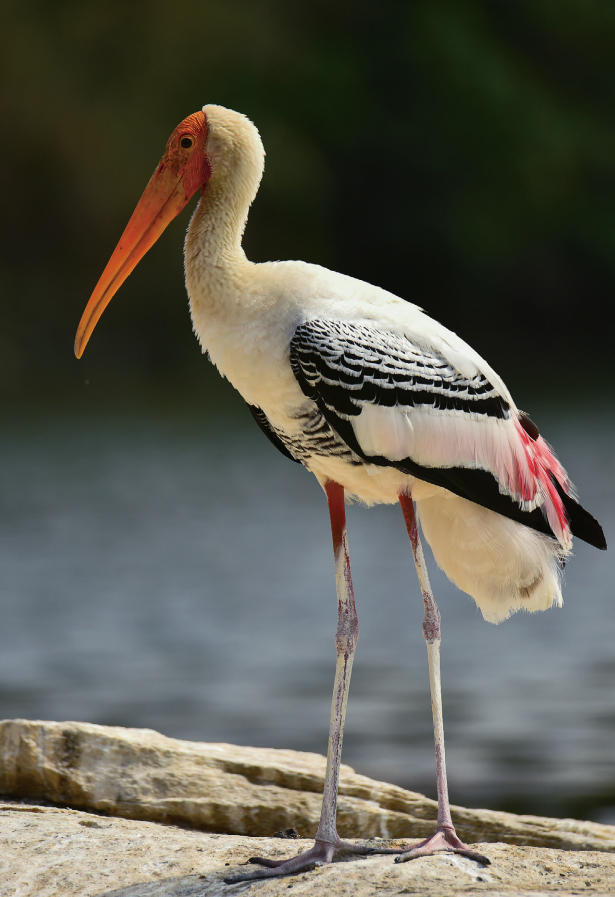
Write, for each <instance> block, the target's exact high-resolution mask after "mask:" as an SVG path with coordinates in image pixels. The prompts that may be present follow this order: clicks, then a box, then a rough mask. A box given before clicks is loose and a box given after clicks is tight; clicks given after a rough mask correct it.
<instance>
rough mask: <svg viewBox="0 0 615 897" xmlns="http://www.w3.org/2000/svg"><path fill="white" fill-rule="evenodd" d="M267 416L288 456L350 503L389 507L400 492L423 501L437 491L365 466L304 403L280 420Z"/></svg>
mask: <svg viewBox="0 0 615 897" xmlns="http://www.w3.org/2000/svg"><path fill="white" fill-rule="evenodd" d="M264 411H265V414H267V417H268V420H269V422H270V425H271V426H272V427H273V429H274V431H275V433H276V435H277V436H279V438H280V439H281V441H282V442H283V443H284V445H285V446H286V448H287V449H288V450H289V452H290V453H291V455H292V456H293V457H294V458H295V459H296V460H297V461H300V462H301V464H303V465H304V467H306V468H307V469H308V470H309V471H311V472H312V473H313V474H314V475H315V476H316V477H317V479H318V480H319V482H320V483H321V484H322V485H324V484H325V482H327V480H334V481H335V482H337V483H340V485H342V486H343V487H344V489H345V491H346V494H347V496H348V497H349V498H351V499H356V500H358V501H361V502H363V503H365V504H367V505H373V504H393V503H395V502H396V501H397V498H398V495H399V493H400V492H408V491H411V492H412V494H413V496H414V498H415V499H416V500H420V498H427V497H428V496H429V494H431V492H434V491H437V487H435V486H431V485H429V484H428V483H423V482H422V481H420V480H417V479H415V478H414V477H411V476H408V475H407V474H404V473H401V472H400V471H398V470H396V469H395V468H394V467H382V466H378V465H376V464H369V463H368V462H366V461H364V460H363V459H362V458H360V457H359V456H358V455H357V454H355V452H353V451H352V449H350V448H349V447H348V446H347V445H346V443H345V442H344V441H343V439H342V438H341V437H340V436H339V435H338V433H337V432H336V431H335V430H334V429H333V428H332V427H331V426H330V425H329V424H328V423H327V421H326V420H325V419H324V417H323V416H322V414H321V413H320V411H319V410H318V408H317V407H316V406H315V405H314V404H313V403H312V402H307V403H305V404H304V405H303V406H302V408H301V409H300V410H298V411H297V412H296V413H295V414H293V415H292V416H286V418H285V419H280V418H279V417H277V416H276V414H275V412H273V413H272V412H268V411H267V409H264Z"/></svg>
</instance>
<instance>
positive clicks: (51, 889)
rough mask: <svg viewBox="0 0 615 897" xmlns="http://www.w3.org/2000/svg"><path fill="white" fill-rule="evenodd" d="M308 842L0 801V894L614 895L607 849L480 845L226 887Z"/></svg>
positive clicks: (614, 873)
mask: <svg viewBox="0 0 615 897" xmlns="http://www.w3.org/2000/svg"><path fill="white" fill-rule="evenodd" d="M309 843H310V842H308V841H303V842H302V841H280V840H276V839H273V838H260V839H256V838H246V837H241V836H238V835H217V834H204V833H202V832H195V831H187V830H185V829H181V828H177V827H175V826H169V825H161V824H159V823H153V822H142V821H139V820H132V819H130V820H129V819H118V818H110V817H104V816H99V815H95V814H92V813H85V812H82V811H77V810H63V809H59V808H56V807H43V806H35V805H28V804H20V803H18V802H10V801H6V802H4V803H1V804H0V897H84V895H87V897H218V895H226V897H233V895H236V894H251V895H252V894H253V895H257V894H259V895H262V897H282V895H286V897H288V894H289V891H290V892H291V894H309V895H311V897H318V895H323V897H325V895H331V894H335V895H340V897H344V895H348V897H350V895H352V897H376V895H377V897H388V895H393V894H410V895H412V894H416V895H419V894H420V895H428V897H429V895H433V897H436V895H437V897H443V895H447V897H456V895H462V894H463V895H470V894H472V895H476V894H481V893H482V894H487V895H491V897H499V895H502V897H503V895H506V897H530V895H531V897H541V895H547V894H553V893H555V894H558V895H568V897H569V895H572V894H580V893H584V894H598V895H607V894H608V895H613V894H615V856H614V855H613V854H611V853H597V852H591V851H587V852H576V851H562V850H550V849H545V848H537V847H515V846H510V845H506V844H494V843H492V844H482V845H479V849H480V851H481V852H482V853H486V854H487V855H488V856H489V857H490V859H491V862H492V865H491V866H489V867H488V868H487V869H484V868H483V867H482V866H478V865H477V864H476V863H474V862H472V861H471V860H467V859H465V858H462V857H457V856H453V855H450V854H438V855H437V856H433V857H427V858H424V859H420V860H414V861H413V862H410V863H404V864H399V865H396V864H395V863H394V862H393V861H392V858H391V857H390V856H388V857H386V856H383V857H370V858H369V859H357V858H353V859H351V860H349V861H347V862H337V863H333V864H332V865H330V866H323V867H321V868H319V869H317V870H315V871H314V872H305V873H301V874H300V875H295V876H289V877H285V878H280V879H274V880H270V881H260V882H249V883H245V884H237V885H230V886H229V885H225V884H224V882H223V879H224V877H225V876H228V875H232V874H237V873H241V872H243V871H245V867H244V866H242V865H240V864H243V863H245V862H246V860H247V859H248V857H250V856H253V855H254V854H261V855H265V856H270V857H287V856H290V855H292V853H293V852H294V851H296V850H297V849H305V848H306V847H307V846H308V845H309Z"/></svg>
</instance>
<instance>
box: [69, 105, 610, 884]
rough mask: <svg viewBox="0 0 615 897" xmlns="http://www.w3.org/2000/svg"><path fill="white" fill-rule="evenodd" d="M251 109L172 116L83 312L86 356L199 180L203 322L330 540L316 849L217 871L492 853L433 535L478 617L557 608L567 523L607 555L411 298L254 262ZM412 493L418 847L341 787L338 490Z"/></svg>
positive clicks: (197, 300) (343, 586) (190, 269)
mask: <svg viewBox="0 0 615 897" xmlns="http://www.w3.org/2000/svg"><path fill="white" fill-rule="evenodd" d="M264 158H265V152H264V148H263V143H262V141H261V138H260V135H259V132H258V130H257V128H256V127H255V125H254V124H253V123H252V122H251V121H250V120H249V119H248V118H247V117H246V116H245V115H242V114H240V113H238V112H234V111H232V110H230V109H226V108H224V107H223V106H217V105H206V106H204V107H203V108H202V110H201V111H199V112H196V113H194V114H192V115H189V116H188V117H187V118H185V119H184V120H183V121H182V122H181V123H180V124H179V125H178V126H177V128H175V130H174V131H173V133H172V134H171V137H170V138H169V140H168V143H167V146H166V149H165V152H164V155H163V157H162V159H161V161H160V163H159V165H158V167H157V168H156V170H155V172H154V174H153V175H152V178H151V180H150V181H149V183H148V185H147V187H146V189H145V192H144V193H143V195H142V197H141V199H140V201H139V203H138V205H137V207H136V209H135V211H134V213H133V215H132V217H131V218H130V220H129V222H128V225H127V226H126V229H125V230H124V233H123V234H122V237H121V238H120V241H119V243H118V245H117V247H116V249H115V251H114V252H113V254H112V256H111V259H110V260H109V262H108V264H107V266H106V268H105V269H104V271H103V274H102V276H101V278H100V280H99V281H98V283H97V285H96V287H95V289H94V292H93V293H92V296H91V298H90V300H89V302H88V304H87V306H86V309H85V311H84V313H83V316H82V318H81V321H80V324H79V327H78V331H77V336H76V340H75V354H76V355H77V357H78V358H80V357H81V355H82V353H83V351H84V349H85V346H86V344H87V342H88V340H89V339H90V336H91V334H92V332H93V330H94V327H95V326H96V324H97V322H98V320H99V318H100V316H101V314H102V313H103V311H104V309H105V308H106V306H107V305H108V303H109V302H110V300H111V299H112V297H113V296H114V295H115V293H116V292H117V290H118V289H119V287H120V286H121V284H122V283H123V282H124V280H125V279H126V278H127V277H128V275H129V274H130V272H131V271H132V270H133V269H134V268H135V266H136V265H137V264H138V263H139V261H140V260H141V259H142V257H143V256H144V255H145V253H146V252H147V251H148V250H149V249H150V248H151V247H152V246H153V244H154V243H155V242H156V240H157V239H158V238H159V237H160V235H161V234H162V232H163V231H164V230H165V228H166V227H167V226H168V225H169V224H170V222H171V221H172V220H173V219H174V218H175V217H176V216H177V215H178V214H179V212H180V211H181V210H182V209H183V208H184V207H185V206H186V205H187V204H188V202H189V201H190V199H191V198H192V197H193V196H194V194H196V193H197V192H199V191H200V198H199V201H198V204H197V206H196V209H195V211H194V212H193V215H192V218H191V220H190V224H189V227H188V231H187V234H186V239H185V281H186V288H187V292H188V296H189V300H190V313H191V317H192V323H193V328H194V332H195V334H196V336H197V338H198V340H199V342H200V344H201V347H202V350H203V352H204V353H206V354H207V355H208V356H209V358H210V359H211V361H212V362H213V364H214V365H215V366H216V367H217V368H218V370H219V372H220V374H221V375H222V376H223V377H226V378H227V379H228V380H229V381H230V383H231V384H232V385H233V386H234V387H235V389H236V390H238V392H239V393H240V394H241V396H242V397H243V399H244V401H245V403H246V404H247V406H248V408H249V410H250V412H251V414H252V417H253V418H254V421H255V422H256V424H257V425H258V426H259V428H260V429H261V431H262V432H263V433H264V435H265V436H266V437H267V438H268V439H269V440H270V442H271V443H272V444H273V445H274V446H275V447H276V448H277V449H278V450H279V451H280V452H281V453H282V454H283V455H284V456H285V457H286V458H288V459H290V460H292V461H294V462H296V463H300V464H302V465H304V466H305V467H306V468H307V470H308V471H310V472H311V473H313V474H314V475H315V477H316V479H317V480H318V482H319V483H320V485H321V486H322V488H323V490H324V492H325V496H326V500H327V505H328V511H329V517H330V523H331V532H332V539H333V549H334V560H335V578H336V591H337V602H338V625H337V631H336V637H335V644H336V654H337V664H336V673H335V681H334V689H333V701H332V712H331V722H330V729H329V742H328V753H327V766H326V774H325V784H324V792H323V802H322V810H321V816H320V822H319V826H318V830H317V832H316V836H315V840H314V844H313V846H312V847H310V848H309V849H308V850H307V851H303V852H302V853H300V854H298V855H297V856H293V857H290V858H288V859H286V860H275V861H274V860H271V859H268V858H266V857H252V858H251V860H250V862H251V863H253V864H255V865H260V866H261V867H262V868H260V869H254V870H252V871H250V872H248V873H244V874H242V875H235V876H230V877H228V878H227V879H225V881H227V883H229V884H230V883H234V882H238V881H252V880H256V879H261V878H269V877H277V876H281V875H290V874H295V873H297V872H300V871H304V870H309V869H312V868H314V867H315V866H318V865H320V864H323V863H329V862H331V861H332V860H333V858H334V857H335V855H336V854H337V853H338V852H339V851H351V852H354V853H357V854H362V855H370V854H375V853H391V854H395V861H396V862H405V861H407V860H414V859H416V858H418V857H422V856H427V855H431V854H433V853H434V852H436V851H451V852H453V853H458V854H461V855H464V856H466V857H469V858H470V859H473V860H475V861H476V862H478V863H481V864H483V865H488V864H489V862H490V861H489V859H488V857H486V856H483V855H482V854H480V853H478V852H476V851H474V850H473V849H472V848H471V847H469V846H468V845H466V844H465V843H464V842H462V841H461V839H460V838H459V837H458V835H457V833H456V831H455V828H454V825H453V821H452V818H451V811H450V805H449V799H448V788H447V778H446V763H445V751H444V729H443V720H442V702H441V684H440V644H441V627H440V612H439V609H438V606H437V604H436V601H435V599H434V596H433V592H432V590H431V586H430V583H429V578H428V575H427V569H426V566H425V559H424V554H423V547H422V540H421V537H420V532H422V534H423V536H424V538H425V539H426V541H427V543H428V544H429V546H430V547H431V550H432V553H433V555H434V558H435V560H436V562H437V564H438V565H439V566H440V567H441V568H442V570H444V572H445V573H446V575H447V576H448V577H449V579H451V580H452V582H453V583H455V584H456V585H457V586H458V587H459V589H461V590H462V591H463V592H466V593H468V594H469V595H471V596H472V597H473V598H474V600H475V602H476V604H477V606H478V608H479V609H480V610H481V612H482V614H483V617H484V618H485V620H487V621H488V622H491V623H499V622H501V621H502V620H505V619H506V618H507V617H509V616H510V615H511V614H513V613H515V612H517V611H521V610H524V611H530V612H535V611H541V610H546V609H547V608H549V607H552V606H556V607H557V606H561V604H562V594H561V584H560V580H561V570H562V567H563V565H564V563H565V561H566V559H567V558H568V557H569V555H570V554H571V549H572V536H573V535H574V536H576V537H578V538H580V539H582V540H584V541H586V542H588V543H589V544H591V545H593V546H595V547H596V548H599V549H606V541H605V537H604V534H603V531H602V528H601V526H600V524H599V523H598V522H597V521H596V520H595V519H594V517H592V516H591V514H590V513H589V512H588V511H586V510H585V509H584V508H583V507H582V506H581V505H580V504H579V502H578V500H577V496H576V492H575V490H574V487H573V485H572V483H571V481H570V479H569V478H568V475H567V473H566V471H565V470H564V468H563V467H562V466H561V464H560V463H559V461H558V460H557V458H556V456H555V454H554V451H553V450H552V448H551V447H550V446H549V444H548V443H547V442H546V441H545V439H544V438H543V437H542V436H541V435H540V432H539V429H538V427H537V425H536V424H535V423H534V422H533V421H532V420H531V418H530V417H529V416H528V415H527V414H526V413H524V412H523V411H521V410H520V409H519V408H517V406H516V405H515V403H514V400H513V398H512V396H511V394H510V392H509V391H508V389H507V387H506V386H505V384H504V382H503V381H502V379H501V378H500V377H499V376H498V375H497V374H496V372H495V371H494V370H493V369H492V368H491V366H490V365H489V364H488V363H487V362H486V361H485V360H484V359H483V358H481V356H480V355H479V354H478V353H477V352H475V351H474V350H473V349H472V348H471V347H470V346H469V345H468V344H467V343H466V342H464V340H462V339H461V338H460V337H459V336H457V335H456V334H455V333H453V332H452V331H450V330H448V329H447V328H446V327H444V326H443V325H441V324H439V323H437V322H436V321H435V320H434V319H433V318H432V317H430V316H429V315H428V314H427V313H425V312H424V311H423V310H422V309H420V308H419V307H418V306H416V305H414V304H412V303H411V302H409V301H406V300H405V299H402V298H400V297H398V296H395V295H393V294H391V293H389V292H387V291H385V290H383V289H380V288H378V287H375V286H372V285H370V284H368V283H365V282H363V281H360V280H357V279H355V278H353V277H350V276H347V275H344V274H340V273H336V272H333V271H330V270H327V269H326V268H323V267H320V266H319V265H315V264H308V263H306V262H302V261H278V262H267V263H259V264H256V263H253V262H251V261H249V260H248V258H247V257H246V254H245V252H244V250H243V248H242V236H243V232H244V228H245V224H246V221H247V217H248V211H249V208H250V206H251V204H252V202H253V200H254V198H255V196H256V194H257V191H258V189H259V185H260V182H261V178H262V175H263V170H264ZM350 500H358V501H360V502H362V503H363V504H365V505H368V506H370V505H374V504H379V503H384V504H397V503H399V504H400V506H401V510H402V513H403V517H404V521H405V525H406V528H407V531H408V535H409V538H410V543H411V550H412V554H413V558H414V562H415V566H416V570H417V574H418V579H419V585H420V590H421V595H422V599H423V604H424V619H423V635H424V637H425V641H426V644H427V654H428V666H429V677H430V689H431V699H432V708H433V718H434V741H435V752H436V784H437V796H438V814H437V822H436V828H435V831H434V832H433V834H432V835H430V836H429V837H427V838H425V839H424V840H423V841H421V842H419V843H418V844H412V845H403V846H402V847H397V846H395V847H387V846H384V845H383V846H381V847H374V846H373V844H372V845H371V846H366V845H365V844H361V843H355V842H354V841H343V840H342V839H341V838H340V837H339V835H338V833H337V828H336V809H337V788H338V781H339V770H340V761H341V748H342V739H343V730H344V718H345V712H346V702H347V698H348V687H349V682H350V675H351V671H352V663H353V658H354V652H355V647H356V643H357V639H358V631H359V630H358V619H357V613H356V608H355V602H354V593H353V586H352V575H351V568H350V559H349V551H348V538H347V529H346V516H345V503H346V502H347V501H350Z"/></svg>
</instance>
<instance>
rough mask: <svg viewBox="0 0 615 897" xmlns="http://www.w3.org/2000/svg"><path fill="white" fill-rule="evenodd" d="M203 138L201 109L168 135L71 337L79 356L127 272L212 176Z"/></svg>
mask: <svg viewBox="0 0 615 897" xmlns="http://www.w3.org/2000/svg"><path fill="white" fill-rule="evenodd" d="M207 137H208V121H207V116H206V114H205V112H204V111H203V112H195V113H194V115H189V116H188V118H185V119H184V120H183V121H182V122H181V124H179V125H178V126H177V127H176V128H175V130H174V131H173V133H172V134H171V136H170V137H169V141H168V143H167V147H166V150H165V152H164V155H163V157H162V159H161V160H160V163H159V165H158V167H157V168H156V171H155V172H154V174H153V175H152V177H151V179H150V182H149V184H148V185H147V187H146V188H145V192H144V193H143V196H142V197H141V199H140V200H139V203H138V205H137V208H136V209H135V210H134V212H133V213H132V217H131V219H130V221H129V222H128V224H127V226H126V229H125V230H124V233H123V234H122V237H121V239H120V242H119V243H118V244H117V246H116V248H115V251H114V253H113V255H112V256H111V258H110V259H109V262H108V264H107V267H106V268H105V270H104V271H103V274H102V277H101V278H100V280H99V281H98V283H97V285H96V288H95V290H94V292H93V293H92V296H91V298H90V301H89V302H88V304H87V307H86V309H85V311H84V313H83V315H82V318H81V321H80V323H79V328H78V330H77V336H76V338H75V355H76V356H77V358H81V355H82V354H83V350H84V349H85V347H86V345H87V342H88V340H89V338H90V336H91V334H92V331H93V330H94V327H95V326H96V324H97V322H98V319H99V318H100V316H101V315H102V313H103V311H104V310H105V308H106V307H107V305H108V304H109V302H110V301H111V299H112V298H113V296H114V295H115V293H116V292H117V290H118V289H119V288H120V286H121V285H122V284H123V283H124V281H125V280H126V278H127V277H128V275H129V274H130V272H131V271H133V270H134V268H135V267H136V266H137V264H138V263H139V261H140V260H141V259H142V258H143V256H144V255H145V253H146V252H147V250H148V249H149V248H150V247H151V246H153V245H154V243H155V242H156V240H157V239H158V237H159V236H160V234H161V233H162V232H163V230H164V229H165V228H166V227H167V225H168V224H170V222H171V221H172V220H173V219H174V218H175V217H176V216H177V215H179V213H180V212H181V211H182V209H183V208H184V207H185V206H186V205H187V204H188V202H189V201H190V199H191V198H192V196H193V195H194V194H195V193H196V191H197V190H199V189H201V190H202V189H204V187H205V185H206V183H207V181H208V180H209V178H210V175H211V165H210V161H209V158H208V153H207V149H206V144H207Z"/></svg>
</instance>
